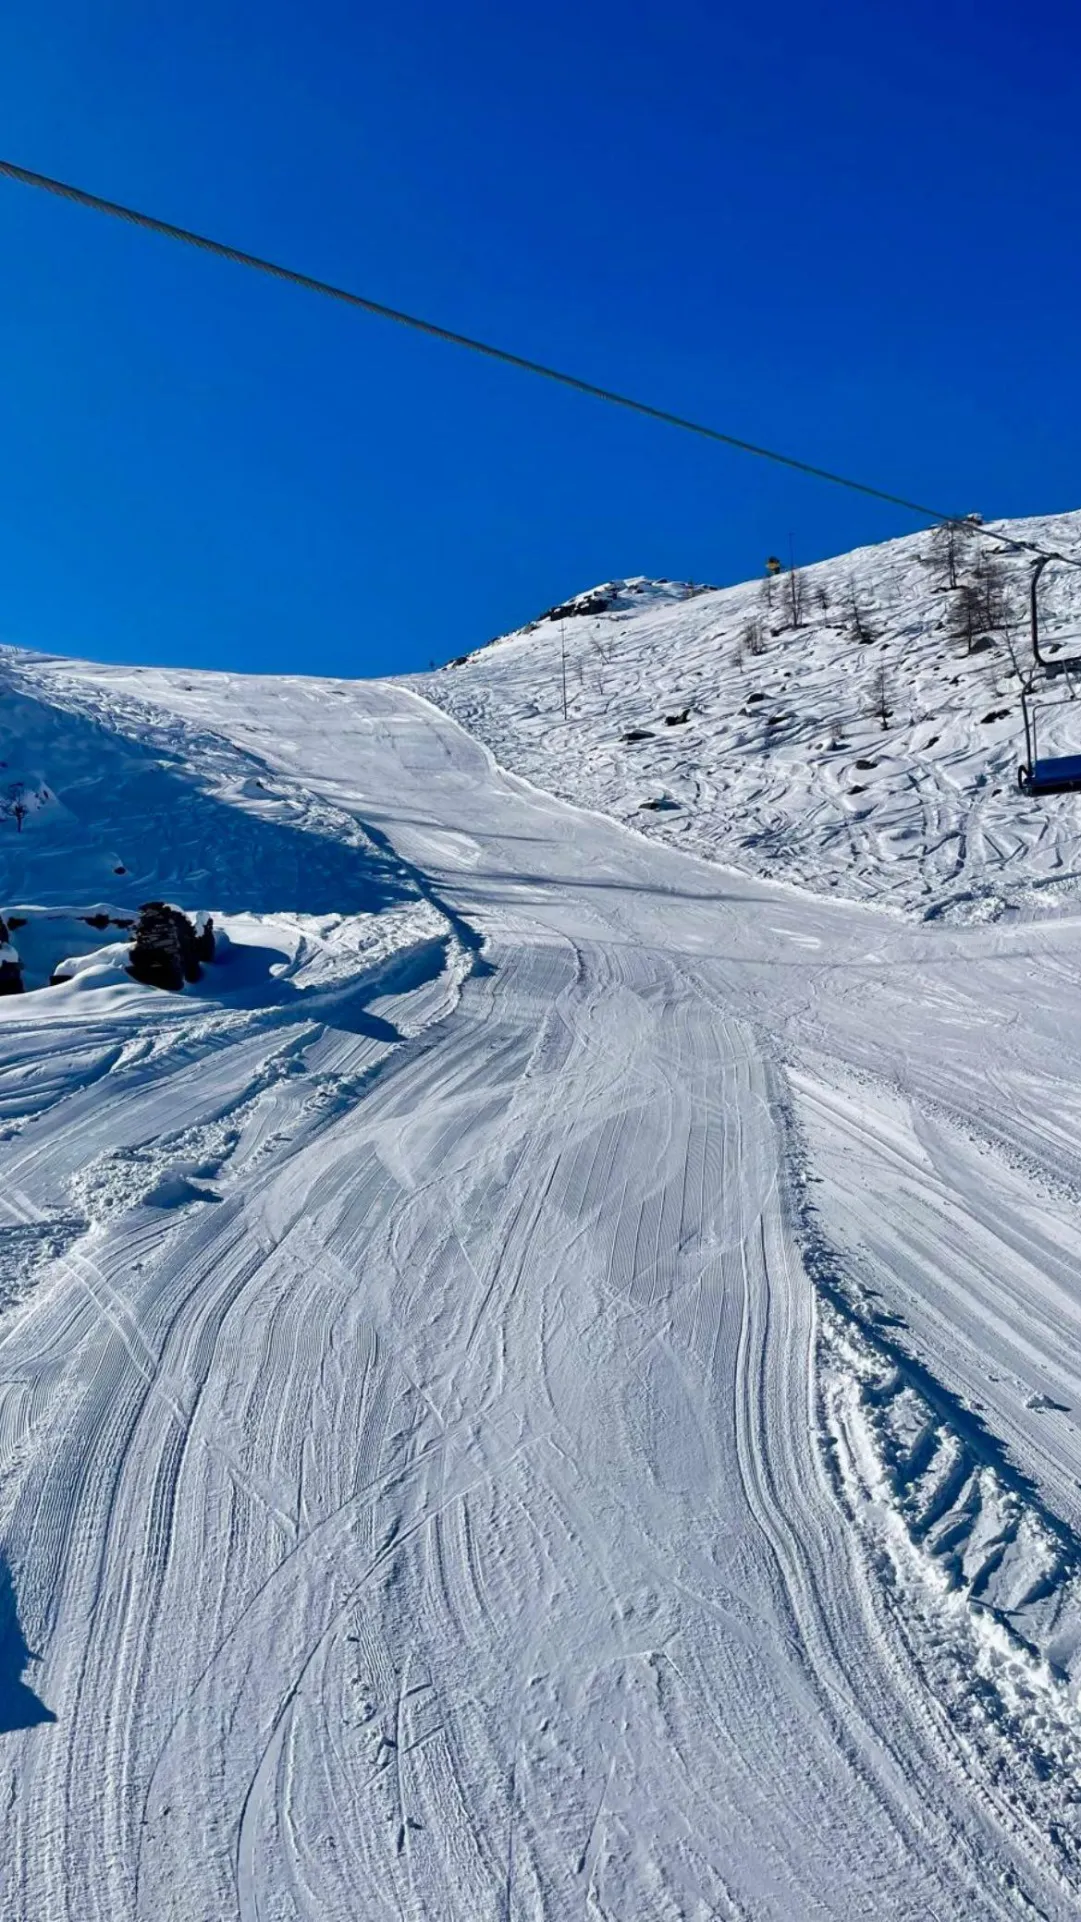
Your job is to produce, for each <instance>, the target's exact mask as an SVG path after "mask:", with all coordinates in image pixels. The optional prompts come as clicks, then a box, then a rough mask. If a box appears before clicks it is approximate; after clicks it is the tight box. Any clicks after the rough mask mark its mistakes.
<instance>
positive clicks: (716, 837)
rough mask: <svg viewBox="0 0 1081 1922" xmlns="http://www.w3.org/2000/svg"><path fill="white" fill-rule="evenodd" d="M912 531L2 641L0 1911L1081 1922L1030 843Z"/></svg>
mask: <svg viewBox="0 0 1081 1922" xmlns="http://www.w3.org/2000/svg"><path fill="white" fill-rule="evenodd" d="M1008 531H1010V532H1012V533H1013V534H1015V535H1017V536H1019V537H1023V538H1032V539H1040V540H1042V541H1044V542H1047V543H1050V544H1052V545H1055V546H1057V547H1058V548H1060V549H1061V550H1062V551H1063V552H1067V551H1070V552H1075V551H1076V552H1081V517H1073V516H1063V517H1059V518H1058V519H1057V520H1054V521H1042V522H1038V523H1020V524H1014V525H1013V526H1012V527H1011V528H1010V529H1009V530H1008ZM927 553H928V547H927V537H926V536H917V537H915V538H914V539H913V540H911V541H905V542H897V543H892V544H890V545H888V546H886V547H884V548H881V549H869V550H865V551H863V552H861V553H860V554H857V555H855V556H850V557H846V558H845V559H844V560H842V561H836V562H830V563H825V564H823V565H822V566H821V567H818V568H814V569H808V570H807V573H806V590H807V594H808V597H810V596H811V595H812V594H813V593H814V592H815V590H817V588H818V587H820V586H824V587H825V589H826V593H825V597H824V598H825V601H826V606H825V608H822V607H821V605H820V604H819V602H818V601H817V600H816V601H815V602H813V603H812V602H811V601H810V599H809V601H808V607H807V608H806V609H805V619H804V622H803V623H802V624H801V625H800V626H799V627H797V628H792V629H786V628H785V626H784V624H783V621H782V619H781V618H780V617H779V615H778V614H777V613H776V612H775V613H774V615H773V619H772V623H770V622H768V621H766V620H764V619H763V617H762V614H761V607H762V599H761V595H762V590H761V589H760V587H759V586H758V584H751V585H749V586H747V587H744V588H733V589H727V590H723V591H712V590H711V591H709V592H700V591H697V590H696V591H694V592H691V591H690V590H689V589H688V588H687V587H679V586H675V585H673V584H671V583H648V582H634V583H617V584H612V585H610V586H609V588H608V589H606V590H604V591H603V592H600V593H594V594H593V595H592V596H589V597H586V598H585V601H584V602H582V603H580V604H579V605H578V606H577V608H575V607H573V606H572V607H571V610H570V611H569V612H567V613H565V614H564V615H563V616H562V619H561V620H560V619H559V618H557V619H555V620H548V621H541V622H539V623H538V624H536V625H534V626H533V627H532V628H531V630H530V631H528V632H527V631H523V632H522V633H520V634H519V635H516V636H510V637H507V638H506V639H505V640H501V641H499V642H498V643H496V644H493V645H491V646H488V647H485V648H483V649H481V650H479V651H478V652H477V653H476V654H475V655H474V656H471V657H470V658H469V659H468V660H467V661H466V662H465V664H464V665H461V666H457V667H449V668H447V669H445V670H443V671H442V672H440V673H438V674H435V675H431V676H425V677H423V678H422V679H417V680H413V681H401V682H368V683H364V682H332V681H317V680H311V679H303V678H295V679H270V678H259V677H241V676H228V675H216V674H208V673H193V672H180V671H172V670H169V671H166V670H150V669H133V668H123V667H104V666H96V665H93V664H89V663H84V662H76V661H70V660H61V659H58V658H54V657H45V656H39V655H34V654H30V653H26V652H20V651H18V650H15V649H7V650H4V651H3V653H2V654H0V760H2V761H3V762H4V763H5V769H4V777H3V782H2V783H0V797H2V794H3V793H7V795H8V796H9V801H10V796H11V794H12V792H13V791H14V790H15V789H16V788H17V789H18V795H19V797H20V799H21V801H22V802H23V803H24V804H25V811H24V812H22V813H21V814H20V818H19V819H18V820H16V819H15V818H14V817H13V816H12V815H11V813H10V812H9V813H8V814H7V816H6V817H5V818H4V819H0V915H3V916H4V917H5V919H6V921H7V922H8V923H9V924H12V925H11V933H10V941H11V945H12V947H13V948H15V949H17V950H18V951H19V954H20V959H21V964H22V966H23V969H24V975H25V986H26V988H27V990H28V991H27V992H25V993H23V994H10V995H5V996H2V997H0V1806H2V1807H3V1809H4V1817H3V1822H2V1824H0V1913H2V1915H3V1916H4V1918H5V1922H6V1918H8V1917H11V1918H13V1922H14V1919H16V1918H17V1919H18V1922H31V1919H32V1922H92V1919H93V1922H119V1919H121V1918H123V1919H124V1922H127V1919H128V1918H132V1919H134V1918H138V1922H209V1919H210V1918H213V1922H219V1919H220V1922H226V1919H228V1922H233V1918H235V1919H236V1922H286V1919H288V1922H293V1919H294V1918H297V1919H298V1922H299V1918H305V1922H308V1919H310V1922H329V1919H330V1918H334V1919H335V1922H337V1919H339V1918H340V1922H367V1919H368V1918H373V1919H374V1918H382V1917H385V1916H394V1917H401V1918H409V1922H431V1919H433V1918H440V1919H442V1918H455V1919H456V1922H457V1919H458V1918H460V1919H461V1922H488V1919H489V1918H490V1919H491V1922H539V1918H553V1919H556V1922H562V1919H563V1918H565V1917H566V1918H570V1917H575V1918H577V1917H583V1918H611V1922H637V1919H638V1918H642V1922H647V1919H648V1922H654V1919H656V1922H669V1919H670V1922H677V1918H678V1922H689V1919H693V1922H706V1918H711V1919H712V1918H715V1917H719V1918H724V1919H725V1922H735V1918H748V1919H753V1922H804V1918H808V1919H810V1918H830V1922H848V1919H849V1918H856V1917H859V1918H861V1922H862V1919H863V1918H866V1917H868V1916H875V1917H882V1918H890V1919H891V1922H892V1919H893V1918H898V1919H900V1918H906V1922H927V1918H931V1919H932V1922H936V1919H937V1922H953V1919H954V1918H979V1922H984V1918H1011V1919H1016V1918H1026V1919H1035V1918H1052V1919H1053V1922H1058V1919H1059V1918H1061V1919H1062V1922H1065V1919H1066V1918H1072V1917H1074V1916H1076V1914H1077V1913H1078V1906H1079V1902H1081V1801H1079V1798H1078V1791H1077V1786H1076V1785H1077V1781H1078V1771H1079V1768H1081V1702H1079V1698H1078V1697H1079V1688H1081V1232H1079V1230H1081V1156H1079V1150H1078V1141H1079V1135H1081V893H1079V871H1081V861H1079V859H1078V855H1079V839H1078V826H1079V814H1078V810H1079V809H1081V800H1079V799H1076V798H1074V799H1071V797H1069V796H1062V797H1057V798H1052V799H1048V800H1043V801H1037V800H1034V799H1031V798H1028V797H1025V796H1023V795H1021V794H1019V793H1018V791H1017V787H1016V765H1017V760H1018V758H1019V752H1020V742H1019V713H1018V705H1017V697H1018V678H1017V674H1016V673H1015V671H1014V662H1013V660H1012V659H1011V656H1010V649H1011V647H1013V648H1014V649H1015V650H1016V657H1017V660H1018V664H1019V665H1023V658H1022V657H1023V653H1024V646H1025V641H1024V633H1023V630H1022V629H1019V628H1018V629H1014V630H1012V631H1011V630H1009V629H1008V630H1007V631H1006V633H1005V634H1004V635H1002V636H1000V637H998V638H997V639H996V640H995V644H994V646H993V647H989V648H980V649H977V651H976V652H974V653H972V654H971V655H968V654H964V653H962V652H959V650H958V648H957V646H956V644H955V642H954V641H953V640H951V638H950V635H949V630H948V627H947V626H945V625H943V623H944V622H945V621H946V619H947V614H946V608H947V606H948V602H949V599H950V596H949V593H948V591H946V590H943V589H942V588H941V587H940V586H939V585H937V584H936V582H935V581H934V580H933V579H932V574H933V569H931V568H930V567H929V566H928V561H927ZM1051 571H1052V570H1050V569H1049V570H1048V578H1047V596H1048V599H1047V621H1048V629H1047V633H1048V639H1049V642H1050V643H1051V644H1052V645H1054V646H1060V647H1062V649H1063V650H1064V651H1065V650H1066V649H1067V648H1068V645H1069V637H1070V633H1071V631H1072V628H1071V622H1072V620H1073V618H1074V604H1073V596H1074V592H1075V590H1074V589H1073V585H1072V577H1071V578H1067V577H1066V570H1062V572H1061V575H1060V577H1059V579H1058V580H1057V582H1055V583H1052V581H1051V578H1050V575H1051ZM853 583H855V587H856V591H857V593H858V596H859V601H860V607H861V618H863V619H864V621H865V625H866V628H867V629H868V630H869V631H870V632H871V635H872V638H871V639H870V640H867V641H866V642H861V641H858V640H857V641H855V642H853V641H852V638H851V633H850V631H849V630H848V629H847V628H845V627H844V626H843V625H842V619H841V617H840V616H838V622H837V624H836V625H832V624H831V623H830V621H829V619H828V618H827V617H828V616H829V615H830V614H831V613H833V612H834V611H835V609H836V607H837V605H838V604H843V603H844V601H845V597H846V596H850V594H851V588H852V584H853ZM782 591H783V582H782V583H779V584H778V585H777V586H776V587H775V589H774V594H775V596H776V597H777V599H776V604H777V605H778V606H779V604H780V595H781V593H782ZM601 602H603V603H605V605H604V606H603V607H602V606H601V605H600V603H601ZM750 619H758V620H759V621H760V622H761V625H762V628H763V630H764V631H763V633H762V634H761V637H760V639H759V640H758V641H756V643H755V648H756V650H757V651H753V652H751V653H750V654H748V651H747V648H746V645H745V637H746V630H747V623H748V621H749V620H750ZM561 626H562V634H561ZM771 628H776V629H777V632H773V631H771ZM741 637H743V638H742V639H741ZM561 646H562V647H563V648H565V652H566V658H567V665H568V712H567V717H566V719H564V717H563V711H562V663H561ZM880 660H881V662H884V663H885V664H886V667H887V674H888V691H887V696H886V699H885V700H883V699H882V698H881V696H882V684H881V679H880V677H879V676H878V675H877V673H876V670H877V668H878V666H879V661H880ZM752 695H758V696H761V698H759V699H755V700H752V699H751V696H752ZM883 706H885V707H886V709H887V714H886V716H885V718H884V717H883V715H882V713H881V711H880V710H881V708H882V707H883ZM997 709H1007V710H1008V718H1007V717H1006V716H1002V717H1000V718H998V719H995V720H987V719H986V718H985V717H986V716H987V715H988V714H989V713H990V712H992V711H993V710H997ZM684 710H687V712H686V719H685V720H673V721H672V722H671V724H669V723H668V721H667V719H666V717H667V716H669V715H680V714H682V713H683V711H684ZM762 710H765V713H764V714H763V712H762ZM774 716H779V717H780V718H779V719H777V720H776V721H775V724H774V725H773V726H772V727H771V726H768V722H769V721H770V720H771V719H772V718H773V717H774ZM1071 718H1072V717H1071V715H1070V713H1069V710H1068V707H1067V706H1065V705H1064V707H1063V710H1062V712H1061V713H1060V714H1059V715H1058V716H1057V717H1056V718H1055V719H1054V721H1053V723H1052V730H1055V729H1058V730H1061V732H1062V745H1063V747H1064V749H1065V747H1066V746H1067V745H1068V743H1067V739H1066V736H1067V732H1068V729H1069V725H1070V722H1071ZM628 734H638V735H639V736H641V735H644V736H645V738H644V739H642V738H639V739H637V740H633V741H627V740H626V739H625V736H626V735H628ZM932 736H936V737H937V738H936V739H935V740H933V741H932V739H931V737H932ZM1048 738H1049V739H1054V738H1057V736H1056V735H1055V734H1054V731H1053V732H1052V734H1051V735H1049V737H1048ZM1078 744H1079V745H1081V733H1079V737H1078ZM857 761H865V762H866V761H873V762H874V763H875V765H874V766H873V767H871V768H864V769H857V768H856V765H855V764H856V762H857ZM856 790H859V791H856ZM644 800H661V801H663V802H665V803H666V805H664V806H662V807H659V808H658V807H651V808H643V807H642V806H641V803H642V802H643V801H644ZM149 899H155V900H162V899H164V900H168V901H172V902H175V903H177V905H178V906H180V907H181V908H183V909H184V910H185V912H189V913H192V914H196V913H200V914H204V913H210V914H212V915H213V917H214V923H215V927H216V928H217V929H218V931H219V937H221V936H224V937H225V938H224V939H219V948H218V953H217V956H216V958H215V961H214V962H213V964H211V965H208V966H207V967H206V968H205V970H204V974H203V978H202V979H201V980H200V981H198V982H196V983H194V984H192V985H191V986H189V987H187V988H185V990H184V991H183V993H179V994H172V993H167V992H164V991H161V990H158V989H154V988H150V987H146V986H143V985H140V984H139V983H137V982H136V981H134V980H133V979H132V978H131V977H130V976H129V975H128V974H127V972H126V970H125V962H126V955H127V948H126V945H125V941H126V923H127V922H128V921H129V920H130V919H131V917H133V916H134V915H135V914H136V913H137V910H138V908H139V906H140V904H141V903H143V902H144V901H146V900H149ZM15 923H18V926H15V925H13V924H15ZM88 924H89V925H88ZM20 943H21V944H22V945H21V947H20ZM65 949H66V950H67V953H66V954H65V952H64V950H65ZM76 949H78V950H79V952H78V953H76ZM66 959H70V960H73V961H77V962H78V966H77V967H74V966H73V967H72V968H70V969H64V968H62V967H61V969H60V971H61V972H66V973H67V975H68V978H67V979H65V980H63V981H61V982H60V984H59V985H56V986H48V985H45V984H46V983H47V982H48V980H49V979H50V978H51V976H52V975H53V973H54V972H55V971H56V970H57V968H58V964H60V963H62V962H64V961H65V960H66Z"/></svg>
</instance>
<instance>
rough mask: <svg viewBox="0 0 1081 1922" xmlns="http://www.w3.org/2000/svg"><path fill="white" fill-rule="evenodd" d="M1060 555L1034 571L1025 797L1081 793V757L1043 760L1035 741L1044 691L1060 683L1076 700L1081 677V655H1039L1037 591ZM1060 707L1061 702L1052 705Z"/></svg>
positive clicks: (1022, 780)
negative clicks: (1050, 562) (1051, 562)
mask: <svg viewBox="0 0 1081 1922" xmlns="http://www.w3.org/2000/svg"><path fill="white" fill-rule="evenodd" d="M1060 558H1061V556H1059V555H1051V554H1042V555H1041V556H1040V558H1039V559H1038V560H1037V562H1036V565H1035V567H1034V568H1033V570H1032V579H1031V584H1030V590H1029V597H1030V610H1031V624H1032V655H1033V665H1034V670H1035V674H1039V676H1040V677H1041V678H1040V680H1039V681H1037V679H1036V678H1035V674H1030V676H1029V679H1028V680H1027V681H1026V682H1025V683H1024V685H1023V686H1022V689H1021V716H1022V719H1023V721H1024V724H1025V760H1024V761H1023V762H1022V764H1021V766H1020V767H1019V768H1018V770H1017V785H1018V787H1019V788H1020V789H1021V792H1022V794H1077V793H1081V754H1053V755H1044V756H1043V757H1042V758H1041V756H1040V752H1039V746H1038V742H1037V738H1036V717H1037V712H1038V711H1039V709H1040V707H1041V705H1042V703H1043V695H1044V690H1045V689H1046V687H1047V686H1048V684H1050V683H1052V682H1055V681H1061V682H1062V684H1063V686H1064V687H1065V689H1066V693H1067V696H1068V698H1069V699H1070V700H1071V701H1075V700H1076V699H1077V690H1076V687H1075V685H1074V677H1075V676H1081V655H1079V654H1069V655H1066V656H1065V657H1064V658H1062V659H1058V660H1053V659H1050V658H1049V657H1048V656H1047V655H1046V654H1042V653H1041V652H1040V628H1039V615H1038V611H1037V602H1036V590H1037V587H1038V586H1039V581H1040V575H1041V574H1042V573H1043V570H1044V568H1045V567H1046V566H1047V563H1048V561H1050V560H1058V559H1060ZM1052 705H1053V706H1056V707H1057V706H1061V705H1062V703H1061V702H1057V701H1056V702H1053V703H1052Z"/></svg>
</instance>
